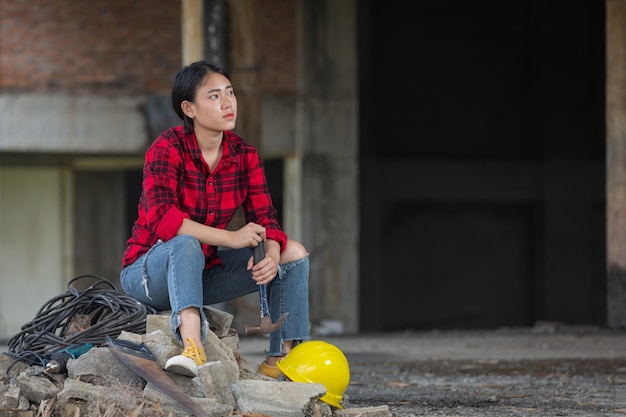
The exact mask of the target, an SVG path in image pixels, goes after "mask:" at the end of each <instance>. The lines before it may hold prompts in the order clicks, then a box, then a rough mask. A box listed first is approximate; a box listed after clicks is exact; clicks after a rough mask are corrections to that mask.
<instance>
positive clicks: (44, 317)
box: [5, 275, 156, 371]
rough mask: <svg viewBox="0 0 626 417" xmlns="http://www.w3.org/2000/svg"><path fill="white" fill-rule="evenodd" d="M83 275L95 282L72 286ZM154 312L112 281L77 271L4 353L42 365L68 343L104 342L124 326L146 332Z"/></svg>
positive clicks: (131, 330) (132, 330)
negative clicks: (147, 321) (63, 288)
mask: <svg viewBox="0 0 626 417" xmlns="http://www.w3.org/2000/svg"><path fill="white" fill-rule="evenodd" d="M82 279H91V280H95V281H96V282H95V283H93V284H92V285H90V286H88V287H87V288H86V289H84V290H78V289H76V288H73V287H72V285H74V284H75V283H76V282H77V281H78V280H82ZM155 313H156V310H155V309H153V308H152V307H150V306H147V305H145V304H143V303H141V302H140V301H138V300H137V299H135V298H133V297H131V296H129V295H128V294H126V293H124V292H122V291H120V290H118V289H117V287H116V286H115V285H114V284H113V283H112V282H111V281H109V280H107V279H105V278H102V277H99V276H97V275H79V276H77V277H75V278H73V279H72V280H70V281H69V282H68V284H67V291H66V292H65V293H63V294H61V295H58V296H56V297H53V298H51V299H50V300H48V301H47V302H46V303H45V304H44V305H43V306H42V307H41V308H40V309H39V311H38V312H37V314H36V315H35V318H34V319H33V320H32V321H31V322H30V323H27V324H25V325H23V326H22V328H21V331H20V332H19V333H17V334H16V335H14V336H13V337H12V338H11V339H9V342H8V348H9V352H5V354H6V355H8V356H11V357H12V358H14V359H16V361H21V362H25V363H28V364H30V365H42V366H43V365H44V362H45V359H47V358H49V357H50V356H51V355H52V354H53V353H55V352H59V351H61V350H63V349H66V348H69V347H71V346H76V345H83V344H86V343H91V344H92V345H94V346H97V345H100V344H104V343H105V340H106V339H105V337H106V336H111V337H117V336H118V335H119V334H120V333H121V332H122V331H123V330H125V331H128V332H132V333H145V330H146V316H147V315H148V314H155ZM7 371H8V370H7Z"/></svg>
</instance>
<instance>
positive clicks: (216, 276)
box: [120, 235, 310, 356]
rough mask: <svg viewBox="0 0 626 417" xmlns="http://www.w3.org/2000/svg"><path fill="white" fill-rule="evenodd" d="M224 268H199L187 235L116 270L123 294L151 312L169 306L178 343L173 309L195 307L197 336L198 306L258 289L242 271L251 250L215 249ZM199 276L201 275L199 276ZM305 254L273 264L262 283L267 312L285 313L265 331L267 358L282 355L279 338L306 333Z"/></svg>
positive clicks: (195, 245) (194, 243)
mask: <svg viewBox="0 0 626 417" xmlns="http://www.w3.org/2000/svg"><path fill="white" fill-rule="evenodd" d="M219 256H220V259H221V260H222V262H223V264H224V266H223V267H222V266H214V267H212V268H210V269H207V270H205V269H204V265H205V260H204V253H203V252H202V249H201V247H200V242H199V241H198V240H197V239H196V238H194V237H192V236H189V235H182V236H176V237H174V238H173V239H170V240H168V241H167V242H162V241H159V242H157V243H156V244H155V245H154V246H153V247H152V248H150V250H148V252H147V253H145V254H144V255H143V256H141V257H140V258H139V259H137V260H136V261H135V263H133V264H132V265H129V266H127V267H126V268H124V269H123V270H122V272H121V273H120V283H121V285H122V288H123V290H124V292H126V293H127V294H129V295H131V296H132V297H134V298H136V299H137V300H139V301H141V302H142V303H144V304H147V305H149V306H151V307H153V308H155V309H156V310H159V311H165V310H172V315H171V318H170V326H171V329H172V333H173V334H174V335H175V337H176V338H177V339H178V340H179V341H181V342H182V340H181V337H180V333H179V331H178V328H179V327H180V316H179V314H178V313H179V312H180V311H181V310H184V309H186V308H188V307H196V308H198V309H199V310H200V316H201V321H202V328H201V335H202V340H203V341H204V340H206V332H207V331H208V329H209V323H208V320H207V318H206V315H205V314H204V311H203V310H202V306H203V305H211V304H217V303H221V302H223V301H228V300H232V299H233V298H237V297H241V296H243V295H246V294H250V293H253V292H255V291H258V286H257V284H256V282H255V281H254V280H253V279H252V273H251V272H250V271H248V270H247V269H246V266H247V264H248V259H250V257H251V256H252V248H244V249H227V250H222V251H219ZM199 277H202V279H199ZM308 281H309V257H308V256H306V257H304V258H302V259H299V260H297V261H294V262H290V263H287V264H284V265H280V266H279V267H278V275H277V276H276V278H274V279H273V280H272V282H271V283H269V284H268V286H267V290H268V298H269V300H268V301H269V307H270V316H271V317H272V319H273V320H274V321H275V320H277V319H278V318H279V317H280V316H282V315H283V313H284V312H289V315H288V316H287V318H286V319H285V321H284V322H283V324H282V326H281V327H280V329H279V330H277V331H275V332H274V333H272V334H270V347H269V351H268V353H267V354H268V356H280V355H282V354H283V349H282V347H283V341H285V340H293V341H295V342H296V343H297V342H299V341H302V340H308V339H310V335H309V286H308V285H309V282H308Z"/></svg>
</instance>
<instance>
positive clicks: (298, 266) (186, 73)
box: [120, 61, 310, 378]
mask: <svg viewBox="0 0 626 417" xmlns="http://www.w3.org/2000/svg"><path fill="white" fill-rule="evenodd" d="M172 104H173V106H174V111H175V112H176V114H177V115H178V117H179V118H180V119H181V120H182V121H183V125H182V126H177V127H173V128H170V129H167V130H166V131H164V132H163V133H162V134H161V135H160V136H159V137H157V138H156V140H155V141H154V142H153V143H152V145H151V146H150V147H149V149H148V150H147V152H146V154H145V162H144V168H143V185H142V193H141V197H140V199H139V205H138V212H139V216H138V219H137V220H136V221H135V223H134V225H133V227H132V236H131V237H130V238H129V239H128V242H127V247H126V250H125V251H124V254H123V256H122V271H121V274H120V281H121V285H122V288H123V289H124V291H125V292H126V293H128V294H129V295H131V296H133V297H135V298H136V299H138V300H139V301H141V302H143V303H145V304H147V305H150V306H152V307H154V308H155V309H157V310H161V311H164V310H171V311H172V315H171V320H170V324H171V328H172V332H173V334H174V335H175V337H176V339H177V340H179V341H180V342H181V343H182V345H183V347H184V350H183V353H182V354H181V355H178V356H174V357H172V358H170V360H169V361H168V362H167V364H166V367H165V368H166V369H168V370H170V371H172V372H177V373H180V374H185V375H189V376H196V375H197V374H198V366H199V365H202V364H203V363H205V362H206V355H205V353H204V349H203V342H204V341H205V340H206V332H208V331H209V325H208V321H207V318H206V316H205V314H204V311H203V309H202V306H203V305H211V304H216V303H220V302H223V301H227V300H231V299H234V298H237V297H240V296H243V295H245V294H250V293H253V292H255V291H258V289H259V286H260V285H267V288H268V292H269V307H270V317H273V318H277V317H282V315H283V314H284V313H285V312H289V315H288V316H287V317H286V319H285V321H284V322H283V324H282V325H281V327H280V329H279V330H277V331H275V332H273V333H271V335H270V341H269V351H268V352H267V357H266V359H265V360H264V361H263V363H262V364H261V366H260V368H259V372H261V373H263V374H265V375H267V376H271V377H274V378H277V377H278V375H279V370H278V368H277V367H276V361H277V360H278V359H280V358H281V357H283V356H284V355H286V354H287V353H288V352H289V351H290V350H291V348H292V347H294V346H295V345H296V344H297V343H299V342H300V341H303V340H308V339H310V336H309V317H308V316H309V307H308V279H309V258H308V253H307V250H306V248H305V247H304V246H303V245H302V244H301V243H299V242H296V241H294V240H290V239H288V238H287V235H286V234H285V233H284V232H283V231H282V229H281V226H280V225H279V223H278V221H277V217H276V209H275V207H274V206H273V203H272V199H271V196H270V194H269V191H268V186H267V182H266V178H265V172H264V168H263V162H262V160H261V158H260V157H259V154H258V153H257V151H256V149H255V148H254V147H253V146H252V145H250V144H248V143H246V142H245V141H244V140H243V139H242V138H241V137H239V136H238V135H237V134H235V133H234V132H233V131H232V130H233V129H234V128H235V123H236V121H237V97H236V95H235V91H234V88H233V86H232V85H231V82H230V79H229V77H228V75H227V74H226V73H225V72H224V70H222V69H221V68H219V67H217V66H215V65H213V64H210V63H208V62H206V61H200V62H195V63H193V64H191V65H189V66H186V67H184V68H183V69H182V70H181V71H180V72H179V73H178V74H177V75H176V76H175V77H174V80H173V86H172ZM240 207H241V208H243V213H244V215H245V218H246V222H247V224H245V225H244V226H243V227H241V228H240V229H238V230H227V229H226V227H227V226H228V225H229V223H230V221H231V219H232V218H233V216H234V214H235V212H236V211H237V210H238V209H239V208H240ZM257 245H264V248H265V258H264V259H263V260H261V261H260V262H258V263H257V264H256V265H255V264H254V262H253V256H252V255H253V249H252V248H254V247H255V246H257ZM218 247H220V249H223V250H219V251H218V250H217V248H218Z"/></svg>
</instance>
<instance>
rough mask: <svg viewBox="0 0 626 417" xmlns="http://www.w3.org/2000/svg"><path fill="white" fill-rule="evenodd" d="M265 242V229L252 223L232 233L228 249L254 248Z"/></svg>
mask: <svg viewBox="0 0 626 417" xmlns="http://www.w3.org/2000/svg"><path fill="white" fill-rule="evenodd" d="M263 240H265V227H263V226H261V225H258V224H256V223H252V222H251V223H248V224H246V225H245V226H243V227H242V228H241V229H239V230H234V231H232V232H231V237H230V243H229V245H228V247H230V248H231V249H241V248H253V247H255V246H256V245H258V244H261V243H263ZM248 269H249V268H248Z"/></svg>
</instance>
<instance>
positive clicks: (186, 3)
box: [181, 0, 204, 65]
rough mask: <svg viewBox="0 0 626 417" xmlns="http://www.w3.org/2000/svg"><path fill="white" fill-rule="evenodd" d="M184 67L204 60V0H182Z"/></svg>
mask: <svg viewBox="0 0 626 417" xmlns="http://www.w3.org/2000/svg"><path fill="white" fill-rule="evenodd" d="M181 7H182V13H181V16H182V22H181V27H182V39H183V45H182V58H183V62H182V64H183V65H188V64H191V63H192V62H194V61H198V60H201V59H203V58H204V24H203V20H204V19H203V16H204V0H181Z"/></svg>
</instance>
